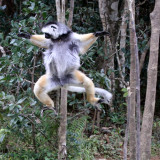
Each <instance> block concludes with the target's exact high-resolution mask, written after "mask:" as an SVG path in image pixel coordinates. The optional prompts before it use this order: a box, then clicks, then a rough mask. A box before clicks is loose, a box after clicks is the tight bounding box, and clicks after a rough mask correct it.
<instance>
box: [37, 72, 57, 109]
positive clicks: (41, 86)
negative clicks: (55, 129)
mask: <svg viewBox="0 0 160 160" xmlns="http://www.w3.org/2000/svg"><path fill="white" fill-rule="evenodd" d="M58 87H59V86H57V85H56V83H54V81H53V80H52V81H51V79H50V78H48V77H47V75H43V76H41V77H40V78H39V80H38V81H37V82H36V84H35V86H34V94H35V96H36V97H37V98H38V100H39V101H40V102H42V103H43V104H44V105H46V106H47V107H49V108H53V107H54V102H53V100H52V99H51V98H50V97H49V95H48V92H50V91H52V90H54V89H57V88H58Z"/></svg>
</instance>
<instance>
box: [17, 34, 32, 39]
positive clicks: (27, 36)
mask: <svg viewBox="0 0 160 160" xmlns="http://www.w3.org/2000/svg"><path fill="white" fill-rule="evenodd" d="M17 36H18V37H22V38H26V39H30V38H31V35H30V34H29V33H18V35H17Z"/></svg>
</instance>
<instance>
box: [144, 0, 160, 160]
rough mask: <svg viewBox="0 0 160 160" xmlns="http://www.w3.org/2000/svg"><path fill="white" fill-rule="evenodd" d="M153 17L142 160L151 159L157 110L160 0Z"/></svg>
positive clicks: (156, 3)
mask: <svg viewBox="0 0 160 160" xmlns="http://www.w3.org/2000/svg"><path fill="white" fill-rule="evenodd" d="M150 19H151V42H150V57H149V65H148V78H147V92H146V100H145V108H144V113H143V121H142V131H141V160H149V159H150V157H151V137H152V126H153V118H154V110H155V98H156V85H157V66H158V53H159V38H160V35H159V34H160V1H159V0H156V2H155V8H154V10H153V12H152V13H151V14H150Z"/></svg>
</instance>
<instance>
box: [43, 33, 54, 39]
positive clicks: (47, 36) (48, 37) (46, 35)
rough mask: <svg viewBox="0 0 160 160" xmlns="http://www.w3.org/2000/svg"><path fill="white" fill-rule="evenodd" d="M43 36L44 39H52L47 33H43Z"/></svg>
mask: <svg viewBox="0 0 160 160" xmlns="http://www.w3.org/2000/svg"><path fill="white" fill-rule="evenodd" d="M44 34H45V38H47V39H50V38H52V36H51V35H50V34H49V33H44Z"/></svg>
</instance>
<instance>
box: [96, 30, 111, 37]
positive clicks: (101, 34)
mask: <svg viewBox="0 0 160 160" xmlns="http://www.w3.org/2000/svg"><path fill="white" fill-rule="evenodd" d="M94 35H95V36H96V37H100V36H105V35H106V36H109V32H106V31H98V32H95V33H94Z"/></svg>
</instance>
